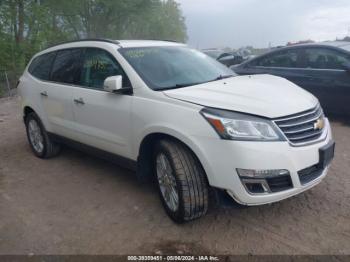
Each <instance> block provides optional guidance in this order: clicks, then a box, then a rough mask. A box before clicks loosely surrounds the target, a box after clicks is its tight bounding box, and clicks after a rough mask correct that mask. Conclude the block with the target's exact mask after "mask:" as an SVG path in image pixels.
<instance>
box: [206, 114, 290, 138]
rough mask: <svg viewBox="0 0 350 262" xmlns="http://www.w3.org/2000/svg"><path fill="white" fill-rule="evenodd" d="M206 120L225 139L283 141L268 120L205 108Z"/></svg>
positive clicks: (276, 129) (279, 133)
mask: <svg viewBox="0 0 350 262" xmlns="http://www.w3.org/2000/svg"><path fill="white" fill-rule="evenodd" d="M201 114H202V115H203V116H204V118H205V119H206V120H207V121H208V122H209V123H210V124H211V125H212V127H213V128H214V129H215V131H216V132H217V133H218V134H219V136H220V137H221V138H223V139H230V140H248V141H283V140H285V139H284V137H283V135H282V134H281V132H280V131H279V130H278V128H277V127H276V126H275V125H274V124H273V123H272V122H271V121H270V120H268V119H264V118H260V117H256V116H252V115H247V114H242V113H236V112H231V111H226V110H219V109H211V108H204V109H203V110H202V111H201Z"/></svg>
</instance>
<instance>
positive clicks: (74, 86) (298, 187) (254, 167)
mask: <svg viewBox="0 0 350 262" xmlns="http://www.w3.org/2000/svg"><path fill="white" fill-rule="evenodd" d="M19 91H20V94H21V97H22V107H23V114H24V121H25V125H26V128H27V135H28V140H29V143H30V146H31V148H32V150H33V152H34V154H35V155H37V156H38V157H40V158H49V157H52V156H55V155H56V154H57V153H58V152H59V149H60V144H61V143H66V144H69V145H73V146H77V147H80V148H84V149H86V150H89V151H94V152H95V153H98V154H99V155H101V156H102V157H108V158H110V156H113V159H117V160H119V162H120V163H121V164H123V165H124V166H127V167H130V168H134V169H136V170H137V175H138V176H139V177H141V178H146V177H154V178H155V180H156V181H157V185H158V188H159V194H160V197H161V200H162V203H163V205H164V208H165V210H166V212H167V213H168V215H169V216H170V217H171V218H172V219H173V220H174V221H176V222H184V221H189V220H192V219H195V218H198V217H200V216H202V215H204V214H205V213H206V212H207V209H208V202H209V200H210V199H212V198H214V197H215V196H219V197H226V198H227V197H228V196H230V197H231V198H232V199H234V200H235V201H236V202H238V203H240V204H243V205H260V204H266V203H271V202H275V201H279V200H282V199H285V198H288V197H290V196H293V195H296V194H298V193H300V192H303V191H305V190H307V189H309V188H311V187H313V186H314V185H316V184H318V183H319V182H320V181H321V180H322V179H323V178H324V177H325V175H326V173H327V170H328V167H329V164H330V162H331V160H332V158H333V155H334V142H333V140H332V134H331V129H330V125H329V122H328V120H327V118H325V117H324V115H323V112H322V109H321V107H320V105H319V103H318V101H317V99H316V98H315V97H314V96H312V95H311V94H309V93H308V92H306V91H304V90H303V89H301V88H299V87H298V86H296V85H294V84H293V83H291V82H289V81H287V80H285V79H283V78H279V77H275V76H270V75H255V76H235V75H234V73H233V72H232V71H230V70H229V69H228V68H226V67H225V66H223V65H221V64H220V63H218V62H216V61H214V60H213V59H212V58H210V57H208V56H207V55H205V54H203V53H201V52H199V51H196V50H194V49H191V48H189V47H187V46H185V45H183V44H179V43H174V42H168V41H136V40H135V41H114V40H104V39H95V40H92V39H91V40H81V41H75V42H70V43H65V44H61V45H58V46H54V47H51V48H49V49H46V50H44V51H42V52H40V53H38V54H37V55H35V56H34V58H33V59H32V60H31V62H30V63H29V66H28V67H27V68H26V70H25V72H24V73H23V75H22V77H21V78H20V82H19ZM209 192H214V194H210V193H209ZM232 199H231V201H232Z"/></svg>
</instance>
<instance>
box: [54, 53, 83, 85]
mask: <svg viewBox="0 0 350 262" xmlns="http://www.w3.org/2000/svg"><path fill="white" fill-rule="evenodd" d="M80 58H81V49H80V48H75V49H66V50H61V51H58V52H57V55H56V59H55V62H54V64H53V67H52V72H51V80H52V81H54V82H59V83H67V84H79V78H80V73H81V68H80V65H81V63H80V60H81V59H80Z"/></svg>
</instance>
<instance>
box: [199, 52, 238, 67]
mask: <svg viewBox="0 0 350 262" xmlns="http://www.w3.org/2000/svg"><path fill="white" fill-rule="evenodd" d="M202 52H203V53H205V54H206V55H208V56H210V57H212V58H214V59H215V60H217V61H219V62H220V63H222V64H224V65H225V66H227V67H230V66H232V65H237V64H240V63H242V62H243V57H242V56H241V55H238V54H233V53H229V52H224V51H222V50H220V49H204V50H202Z"/></svg>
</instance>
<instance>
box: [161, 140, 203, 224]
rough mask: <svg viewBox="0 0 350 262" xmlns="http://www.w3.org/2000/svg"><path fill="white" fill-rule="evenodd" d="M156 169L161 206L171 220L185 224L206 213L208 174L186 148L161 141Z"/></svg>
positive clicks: (171, 142)
mask: <svg viewBox="0 0 350 262" xmlns="http://www.w3.org/2000/svg"><path fill="white" fill-rule="evenodd" d="M154 170H155V177H156V180H157V185H158V191H159V195H160V198H161V200H162V204H163V206H164V208H165V211H166V212H167V214H168V215H169V217H170V218H171V219H172V220H174V221H175V222H177V223H183V222H186V221H190V220H193V219H196V218H199V217H201V216H203V215H205V214H206V212H207V210H208V184H207V181H206V176H205V172H204V170H203V168H202V166H201V164H200V163H199V161H198V159H197V158H196V157H195V155H194V154H193V153H192V152H191V151H190V150H189V149H188V148H187V147H186V146H184V145H182V144H180V143H178V142H176V141H173V140H161V141H160V142H159V143H158V144H157V145H156V147H155V152H154Z"/></svg>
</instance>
